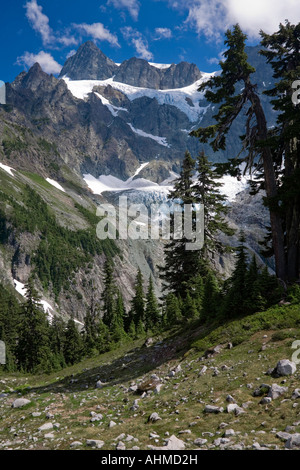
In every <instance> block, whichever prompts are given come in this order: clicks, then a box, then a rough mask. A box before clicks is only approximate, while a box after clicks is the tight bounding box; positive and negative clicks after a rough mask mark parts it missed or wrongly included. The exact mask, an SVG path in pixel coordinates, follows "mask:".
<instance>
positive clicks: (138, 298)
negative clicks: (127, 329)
mask: <svg viewBox="0 0 300 470" xmlns="http://www.w3.org/2000/svg"><path fill="white" fill-rule="evenodd" d="M129 318H130V320H129V324H130V323H131V321H133V322H134V325H135V328H136V330H137V327H138V325H139V329H140V330H141V325H144V322H145V294H144V285H143V275H142V272H141V270H140V268H138V272H137V276H136V280H135V294H134V297H133V299H132V301H131V311H130V315H129Z"/></svg>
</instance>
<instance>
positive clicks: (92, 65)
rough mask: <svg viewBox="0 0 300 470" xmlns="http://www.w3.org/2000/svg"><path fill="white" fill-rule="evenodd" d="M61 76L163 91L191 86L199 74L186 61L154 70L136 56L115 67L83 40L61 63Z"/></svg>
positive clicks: (94, 47)
mask: <svg viewBox="0 0 300 470" xmlns="http://www.w3.org/2000/svg"><path fill="white" fill-rule="evenodd" d="M64 76H67V77H69V78H70V79H71V80H105V79H107V78H111V77H114V81H116V82H121V83H127V84H128V85H133V86H137V87H144V88H153V89H160V90H167V89H172V88H182V87H185V86H188V85H191V84H192V83H194V82H196V81H197V80H199V79H200V78H201V72H200V70H199V69H198V67H197V66H196V65H195V64H189V63H187V62H181V63H180V64H178V65H175V64H172V65H170V66H169V67H167V68H158V67H155V66H153V65H150V64H149V62H147V61H146V60H144V59H137V58H136V57H133V58H131V59H129V60H125V61H124V62H123V63H122V64H121V65H120V66H118V65H117V64H115V63H114V62H113V61H112V60H111V59H109V58H108V57H106V56H105V54H103V52H102V51H101V50H100V49H98V47H97V46H96V45H95V44H94V43H93V42H91V41H87V42H85V43H84V44H82V45H81V46H80V48H79V49H78V51H77V52H76V54H75V55H73V56H72V57H70V58H69V59H68V60H67V61H66V63H65V64H64V66H63V68H62V70H61V73H60V75H59V77H60V78H62V77H64Z"/></svg>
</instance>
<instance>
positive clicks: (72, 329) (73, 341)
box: [64, 318, 83, 365]
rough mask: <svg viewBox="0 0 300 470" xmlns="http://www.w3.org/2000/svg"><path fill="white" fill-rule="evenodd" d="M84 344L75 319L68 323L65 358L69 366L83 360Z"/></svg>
mask: <svg viewBox="0 0 300 470" xmlns="http://www.w3.org/2000/svg"><path fill="white" fill-rule="evenodd" d="M82 353H83V343H82V338H81V336H80V333H79V331H78V329H77V327H76V323H75V321H74V319H73V318H70V319H69V321H68V323H67V329H66V341H65V347H64V357H65V360H66V363H67V364H68V365H73V364H75V363H76V362H79V361H80V359H81V358H82Z"/></svg>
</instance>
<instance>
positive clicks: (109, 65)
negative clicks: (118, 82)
mask: <svg viewBox="0 0 300 470" xmlns="http://www.w3.org/2000/svg"><path fill="white" fill-rule="evenodd" d="M118 68H119V67H118V65H116V64H115V63H114V62H113V61H112V60H111V59H109V58H108V57H106V55H105V54H103V52H102V51H101V50H100V49H99V48H98V47H97V46H96V44H94V43H93V42H92V41H87V42H85V43H84V44H82V45H81V46H80V47H79V49H78V51H77V52H76V54H74V55H73V56H71V57H69V59H67V60H66V62H65V64H64V66H63V68H62V70H61V72H60V75H59V77H64V76H65V75H67V76H68V77H69V78H71V79H72V80H106V79H107V78H111V77H112V76H113V75H115V74H116V72H117V70H118Z"/></svg>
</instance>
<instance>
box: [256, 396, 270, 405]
mask: <svg viewBox="0 0 300 470" xmlns="http://www.w3.org/2000/svg"><path fill="white" fill-rule="evenodd" d="M271 402H272V398H271V397H263V398H262V399H261V400H260V402H259V403H260V405H268V404H269V403H271Z"/></svg>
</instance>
